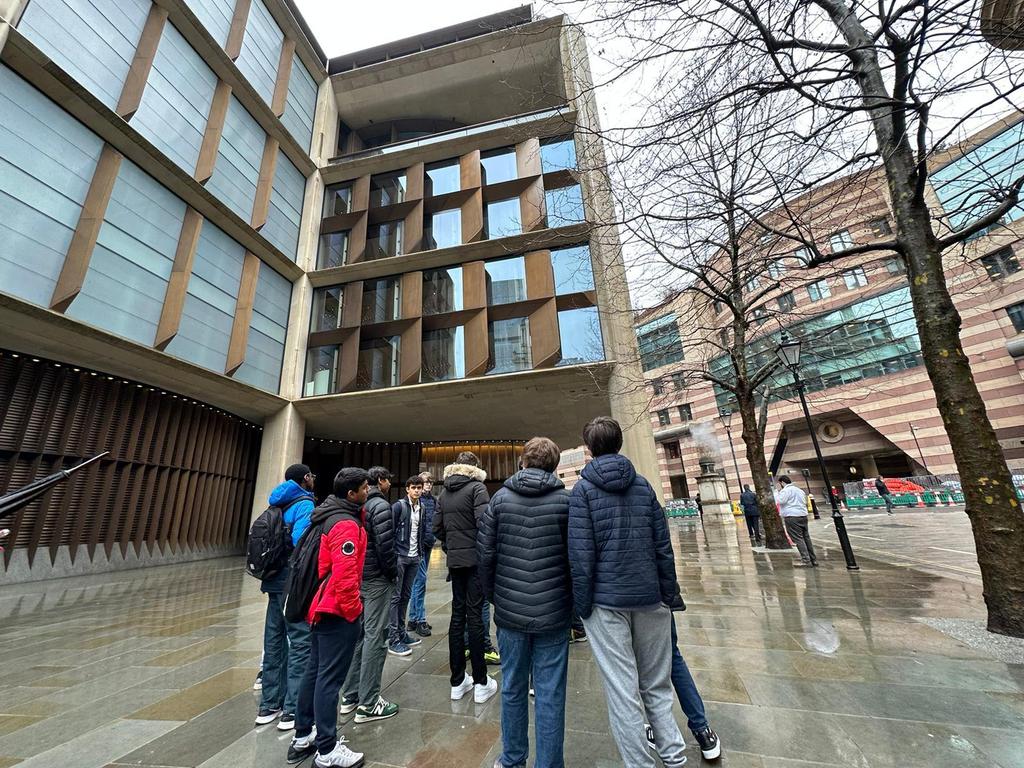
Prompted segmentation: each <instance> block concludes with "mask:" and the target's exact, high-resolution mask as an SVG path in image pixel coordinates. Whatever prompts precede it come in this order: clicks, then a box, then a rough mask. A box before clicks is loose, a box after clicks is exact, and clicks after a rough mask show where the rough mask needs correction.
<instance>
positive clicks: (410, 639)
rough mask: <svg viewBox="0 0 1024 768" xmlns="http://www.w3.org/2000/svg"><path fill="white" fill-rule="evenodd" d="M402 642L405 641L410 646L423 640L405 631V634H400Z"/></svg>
mask: <svg viewBox="0 0 1024 768" xmlns="http://www.w3.org/2000/svg"><path fill="white" fill-rule="evenodd" d="M402 642H403V643H405V644H406V645H407V646H409V647H410V648H412V647H413V646H414V645H419V644H420V643H422V642H423V641H422V640H420V639H419V638H418V637H413V636H412V635H410V634H409V633H408V632H406V633H405V634H403V635H402Z"/></svg>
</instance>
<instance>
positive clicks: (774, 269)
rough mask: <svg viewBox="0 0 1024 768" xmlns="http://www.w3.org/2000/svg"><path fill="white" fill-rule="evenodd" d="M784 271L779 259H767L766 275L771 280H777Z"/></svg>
mask: <svg viewBox="0 0 1024 768" xmlns="http://www.w3.org/2000/svg"><path fill="white" fill-rule="evenodd" d="M785 271H786V268H785V267H784V266H782V262H781V261H769V262H768V276H769V277H771V278H772V279H773V280H778V279H779V278H780V277H782V273H783V272H785Z"/></svg>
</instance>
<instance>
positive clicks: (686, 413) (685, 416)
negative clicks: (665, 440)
mask: <svg viewBox="0 0 1024 768" xmlns="http://www.w3.org/2000/svg"><path fill="white" fill-rule="evenodd" d="M678 410H679V418H680V420H681V421H683V422H687V421H693V407H692V406H691V405H690V404H689V403H683V404H682V405H680V406H679V408H678Z"/></svg>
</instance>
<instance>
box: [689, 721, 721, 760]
mask: <svg viewBox="0 0 1024 768" xmlns="http://www.w3.org/2000/svg"><path fill="white" fill-rule="evenodd" d="M693 737H694V738H695V739H696V740H697V744H699V745H700V753H701V754H702V755H704V759H705V760H717V759H718V757H719V756H720V755H721V754H722V742H721V741H719V739H718V734H717V733H715V732H714V731H713V730H711V726H710V725H709V726H706V727H704V728H703V729H702V730H699V731H694V732H693Z"/></svg>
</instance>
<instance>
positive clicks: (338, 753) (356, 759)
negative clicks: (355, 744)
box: [313, 741, 363, 768]
mask: <svg viewBox="0 0 1024 768" xmlns="http://www.w3.org/2000/svg"><path fill="white" fill-rule="evenodd" d="M362 764H363V753H362V752H353V751H352V750H351V749H349V748H348V747H346V746H345V745H344V744H342V743H341V742H340V741H339V742H338V743H337V744H335V745H334V749H332V750H331V752H330V754H327V755H320V754H318V755H317V756H316V758H314V760H313V765H317V766H320V768H358V766H361V765H362Z"/></svg>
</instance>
